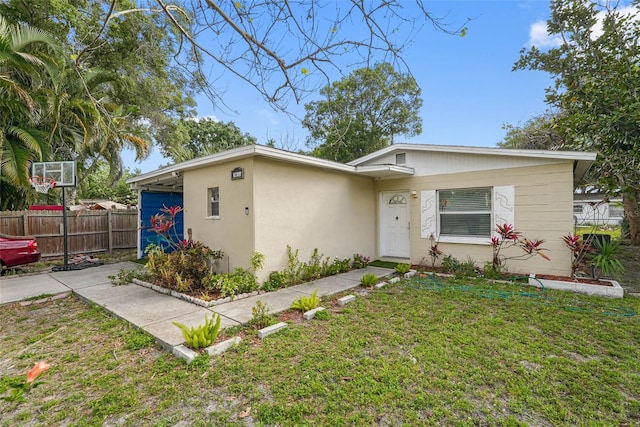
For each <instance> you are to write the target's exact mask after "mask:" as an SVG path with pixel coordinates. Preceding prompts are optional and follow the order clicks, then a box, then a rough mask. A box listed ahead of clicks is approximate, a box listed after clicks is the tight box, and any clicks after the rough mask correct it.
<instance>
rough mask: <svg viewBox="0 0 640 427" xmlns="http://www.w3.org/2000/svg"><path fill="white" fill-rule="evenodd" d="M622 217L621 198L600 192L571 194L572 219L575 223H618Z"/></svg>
mask: <svg viewBox="0 0 640 427" xmlns="http://www.w3.org/2000/svg"><path fill="white" fill-rule="evenodd" d="M623 218H624V207H623V206H622V198H621V197H616V198H609V197H608V196H607V195H606V194H602V193H580V194H574V195H573V220H574V222H575V224H576V225H618V224H620V223H621V222H622V219H623Z"/></svg>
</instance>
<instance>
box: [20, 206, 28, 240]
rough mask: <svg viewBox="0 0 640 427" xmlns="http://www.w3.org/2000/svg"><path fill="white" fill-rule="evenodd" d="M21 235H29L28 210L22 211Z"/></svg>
mask: <svg viewBox="0 0 640 427" xmlns="http://www.w3.org/2000/svg"><path fill="white" fill-rule="evenodd" d="M22 235H23V236H28V235H29V211H24V212H23V213H22Z"/></svg>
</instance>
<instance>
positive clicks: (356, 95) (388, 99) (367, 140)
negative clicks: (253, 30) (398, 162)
mask: <svg viewBox="0 0 640 427" xmlns="http://www.w3.org/2000/svg"><path fill="white" fill-rule="evenodd" d="M320 93H321V95H322V96H324V98H325V99H323V100H322V101H314V102H311V103H309V104H306V105H305V110H306V115H305V117H304V119H303V121H302V124H303V126H304V127H306V128H307V129H308V130H309V133H310V135H309V139H308V142H307V144H308V146H310V147H314V149H313V151H312V154H313V155H315V156H318V157H322V158H325V159H329V160H335V161H339V162H348V161H351V160H354V159H356V158H358V157H361V156H364V155H366V154H369V153H372V152H374V151H376V150H379V149H380V148H383V147H385V146H387V145H389V144H390V143H392V142H393V140H394V137H395V136H396V135H406V136H414V135H419V134H420V133H422V121H421V119H420V115H419V114H420V108H421V107H422V98H420V94H421V90H420V88H419V87H418V84H417V83H416V81H415V79H414V78H413V77H411V76H410V75H407V74H402V73H398V72H396V71H395V70H394V69H393V67H392V66H391V64H388V63H382V64H377V65H376V66H375V67H373V68H361V69H358V70H355V71H354V72H353V73H351V74H350V75H348V76H347V77H345V78H343V79H341V80H339V81H337V82H334V83H332V84H331V85H329V86H326V87H324V88H322V90H321V91H320Z"/></svg>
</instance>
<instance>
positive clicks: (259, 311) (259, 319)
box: [247, 300, 278, 329]
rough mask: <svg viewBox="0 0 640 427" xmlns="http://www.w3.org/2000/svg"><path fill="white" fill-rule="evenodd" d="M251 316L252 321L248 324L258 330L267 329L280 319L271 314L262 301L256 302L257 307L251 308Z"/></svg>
mask: <svg viewBox="0 0 640 427" xmlns="http://www.w3.org/2000/svg"><path fill="white" fill-rule="evenodd" d="M251 315H252V317H251V320H250V321H249V322H248V323H247V324H248V325H249V326H252V327H254V328H256V329H262V328H266V327H267V326H271V325H275V324H276V323H277V322H278V319H276V317H275V316H274V315H272V314H270V313H269V309H268V308H267V305H266V304H265V303H263V302H262V301H260V300H258V301H256V305H254V306H253V307H251Z"/></svg>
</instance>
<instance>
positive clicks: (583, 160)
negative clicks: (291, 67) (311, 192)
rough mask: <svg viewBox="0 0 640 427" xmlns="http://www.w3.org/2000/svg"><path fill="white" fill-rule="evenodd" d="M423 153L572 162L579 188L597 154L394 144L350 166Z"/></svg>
mask: <svg viewBox="0 0 640 427" xmlns="http://www.w3.org/2000/svg"><path fill="white" fill-rule="evenodd" d="M405 151H421V152H434V153H437V152H444V153H460V154H476V155H489V156H509V157H528V158H540V159H557V160H571V161H573V162H574V165H573V175H574V178H573V183H574V186H576V187H577V186H578V184H579V183H580V181H582V179H583V178H584V176H585V174H586V173H587V171H588V170H589V168H590V167H591V165H592V164H593V162H594V161H595V159H596V153H590V152H582V151H558V150H524V149H513V148H491V147H470V146H462V145H430V144H406V143H402V144H393V145H390V146H388V147H385V148H383V149H381V150H378V151H376V152H374V153H371V154H368V155H366V156H363V157H360V158H358V159H355V160H353V161H351V162H349V163H347V164H348V165H352V166H359V165H362V164H363V163H369V164H371V163H372V162H375V159H377V158H381V157H384V156H386V155H388V154H393V153H394V152H405Z"/></svg>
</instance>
